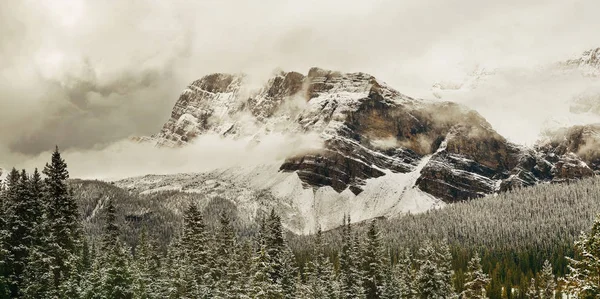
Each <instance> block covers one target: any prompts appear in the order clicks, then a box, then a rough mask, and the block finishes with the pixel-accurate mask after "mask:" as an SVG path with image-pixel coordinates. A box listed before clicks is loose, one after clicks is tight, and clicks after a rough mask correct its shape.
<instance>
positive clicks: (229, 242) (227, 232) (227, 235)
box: [213, 212, 242, 298]
mask: <svg viewBox="0 0 600 299" xmlns="http://www.w3.org/2000/svg"><path fill="white" fill-rule="evenodd" d="M219 222H220V230H219V231H218V233H217V250H216V254H215V266H214V267H213V273H214V274H213V277H214V279H215V282H216V290H215V296H217V297H225V298H233V297H238V296H239V295H240V293H241V281H240V280H241V278H242V277H241V276H242V272H241V269H240V265H239V264H238V260H239V259H238V258H237V257H236V254H237V253H238V252H237V250H236V247H237V241H236V236H235V231H234V229H233V225H232V224H231V219H230V218H229V215H228V214H227V213H225V212H223V213H221V215H220V219H219Z"/></svg>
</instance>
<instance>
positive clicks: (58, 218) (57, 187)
mask: <svg viewBox="0 0 600 299" xmlns="http://www.w3.org/2000/svg"><path fill="white" fill-rule="evenodd" d="M43 173H44V174H45V175H46V178H45V180H44V183H45V184H44V185H45V194H44V198H45V201H46V221H47V224H46V225H47V229H46V232H45V233H46V234H48V237H47V240H46V242H47V244H48V250H47V254H48V258H49V260H50V261H51V263H52V265H51V266H52V267H51V268H52V279H53V287H54V288H55V289H56V290H58V289H59V288H60V285H61V284H62V283H63V282H65V281H66V280H68V278H69V275H70V274H71V273H73V271H72V268H71V267H73V266H74V265H72V264H71V263H70V262H71V261H74V260H76V259H77V257H78V256H79V250H80V247H81V229H80V222H79V221H80V219H79V213H78V210H77V203H76V202H75V199H74V198H73V196H72V194H71V191H70V189H69V187H68V185H67V179H68V178H69V172H68V170H67V164H66V163H65V161H64V160H63V159H62V157H61V155H60V152H59V151H58V147H57V148H56V150H55V151H54V153H53V154H52V160H51V162H50V163H49V164H46V167H45V168H44V171H43Z"/></svg>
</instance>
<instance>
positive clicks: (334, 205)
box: [115, 157, 445, 234]
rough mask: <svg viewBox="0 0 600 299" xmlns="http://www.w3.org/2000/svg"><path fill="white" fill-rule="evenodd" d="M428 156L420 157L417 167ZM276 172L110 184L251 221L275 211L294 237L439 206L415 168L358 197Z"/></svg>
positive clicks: (262, 169)
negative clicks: (175, 196) (194, 199)
mask: <svg viewBox="0 0 600 299" xmlns="http://www.w3.org/2000/svg"><path fill="white" fill-rule="evenodd" d="M429 158H430V157H425V158H424V159H423V161H421V163H420V166H421V167H422V166H423V165H425V164H426V163H427V161H428V159H429ZM278 168H279V165H277V164H273V165H261V166H256V167H253V168H235V169H226V170H218V171H213V172H209V173H197V174H180V175H163V176H161V175H147V176H144V177H138V178H129V179H124V180H121V181H117V182H115V185H116V186H118V187H120V188H123V189H125V190H128V191H130V192H134V193H141V194H146V193H153V192H160V191H168V190H176V191H182V192H188V193H197V194H198V195H201V196H202V200H212V199H218V198H223V199H227V200H230V201H232V202H233V203H234V204H235V206H236V207H237V210H238V216H239V217H241V218H242V219H244V220H253V219H255V218H256V217H257V216H258V214H259V212H260V211H263V212H265V211H270V210H271V209H275V211H276V212H277V213H278V214H280V215H281V216H282V220H283V223H284V225H285V227H286V228H287V229H289V230H291V231H293V232H295V233H300V234H306V233H311V232H312V233H314V232H315V230H316V228H317V227H318V226H321V227H322V228H323V229H331V228H335V227H337V226H339V225H340V219H342V218H343V216H344V214H347V215H350V216H351V218H352V221H356V222H358V221H363V220H366V219H371V218H374V217H380V216H388V217H393V216H397V215H400V214H403V213H407V212H411V213H419V212H424V211H427V210H429V209H431V208H435V207H442V206H444V205H445V204H444V202H442V201H441V200H439V199H436V198H435V197H433V196H431V195H429V194H427V193H424V192H423V191H421V190H419V188H418V187H415V186H414V184H415V181H416V179H417V178H418V176H419V171H420V169H419V168H417V169H416V170H415V171H413V172H409V173H392V172H390V173H389V174H388V175H385V176H382V177H379V178H372V179H368V180H367V182H366V184H365V186H364V189H365V190H364V192H362V193H361V194H359V195H354V194H353V193H352V192H350V191H345V192H342V193H338V192H336V191H335V190H333V189H332V188H331V187H322V188H318V189H317V190H313V189H310V188H306V187H305V186H304V185H303V183H302V181H301V180H300V178H299V177H298V175H297V173H294V172H279V171H278Z"/></svg>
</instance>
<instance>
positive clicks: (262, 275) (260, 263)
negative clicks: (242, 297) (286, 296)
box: [250, 234, 283, 299]
mask: <svg viewBox="0 0 600 299" xmlns="http://www.w3.org/2000/svg"><path fill="white" fill-rule="evenodd" d="M257 243H258V246H259V247H258V248H259V249H258V252H257V255H256V257H254V260H253V263H252V265H253V266H252V269H253V270H252V272H253V273H254V274H253V276H252V285H251V287H250V297H251V298H257V299H263V298H264V299H279V298H283V290H282V289H281V287H280V285H279V284H277V283H276V282H275V281H273V280H272V279H271V273H274V271H273V264H272V258H271V257H270V256H269V251H268V250H267V240H266V239H265V238H264V237H263V236H262V234H259V239H258V242H257Z"/></svg>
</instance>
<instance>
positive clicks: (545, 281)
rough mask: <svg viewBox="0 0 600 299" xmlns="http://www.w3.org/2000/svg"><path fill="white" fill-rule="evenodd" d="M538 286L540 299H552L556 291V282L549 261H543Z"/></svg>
mask: <svg viewBox="0 0 600 299" xmlns="http://www.w3.org/2000/svg"><path fill="white" fill-rule="evenodd" d="M538 285H539V288H540V290H539V292H540V299H553V298H554V291H556V281H555V278H554V274H553V273H552V265H551V264H550V261H548V260H546V261H544V265H543V267H542V272H541V273H540V275H539V277H538Z"/></svg>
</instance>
